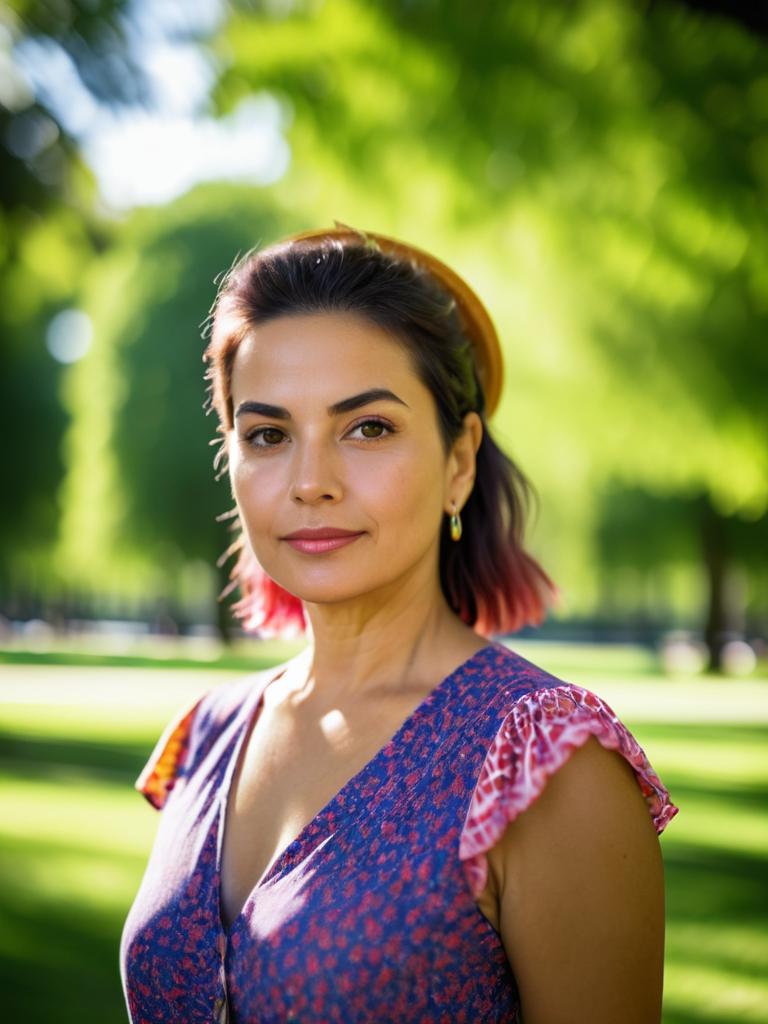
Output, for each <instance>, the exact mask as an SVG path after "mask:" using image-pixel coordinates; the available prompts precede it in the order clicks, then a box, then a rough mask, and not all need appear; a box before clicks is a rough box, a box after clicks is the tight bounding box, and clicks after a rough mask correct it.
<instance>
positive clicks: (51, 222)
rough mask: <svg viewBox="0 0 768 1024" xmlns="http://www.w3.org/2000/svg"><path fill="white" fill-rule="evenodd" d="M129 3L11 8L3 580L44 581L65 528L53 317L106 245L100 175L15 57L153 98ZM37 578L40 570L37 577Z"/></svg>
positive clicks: (2, 154) (1, 126)
mask: <svg viewBox="0 0 768 1024" xmlns="http://www.w3.org/2000/svg"><path fill="white" fill-rule="evenodd" d="M127 7H128V3H127V0H99V2H96V3H76V2H67V0H60V2H57V3H55V4H53V3H50V2H47V0H26V2H22V0H15V2H12V3H6V4H4V5H2V8H0V67H1V68H2V87H1V88H0V181H1V182H2V188H0V351H2V356H3V372H2V374H0V433H1V434H2V436H3V437H5V438H14V443H13V444H7V445H6V450H5V459H4V467H3V475H4V482H5V487H6V488H7V491H6V493H7V494H9V495H12V500H7V499H6V500H4V501H3V502H2V503H0V535H2V536H3V537H4V538H7V539H6V541H5V543H0V579H2V580H3V581H4V582H6V583H7V582H8V581H9V580H10V581H12V582H15V584H16V585H18V584H19V583H20V582H23V581H31V582H32V583H33V585H35V584H38V582H39V584H43V583H44V579H45V578H47V579H48V580H49V582H50V580H51V576H52V566H51V546H52V544H53V543H54V542H55V540H56V536H57V532H58V514H59V509H58V506H57V503H56V501H55V494H56V491H57V490H58V487H59V485H60V482H61V480H62V478H63V475H64V469H65V464H64V460H63V452H62V445H61V439H62V435H63V433H64V429H65V426H66V417H65V413H64V409H63V407H62V403H61V400H60V387H61V377H62V368H61V367H60V366H58V365H57V364H56V363H54V361H53V359H52V358H51V356H50V354H49V353H48V352H47V351H46V347H45V331H46V326H47V324H48V323H49V321H50V319H51V317H52V316H53V315H54V314H55V313H56V312H58V311H59V310H60V309H62V308H63V307H66V306H68V305H70V304H71V303H73V302H74V301H75V298H76V294H77V290H78V287H79V283H80V275H81V272H82V269H83V267H84V266H85V265H87V264H88V263H89V262H90V261H91V260H92V259H93V258H94V256H96V255H97V254H98V253H99V252H100V251H101V250H102V249H103V248H104V247H105V246H106V245H107V244H108V241H109V237H110V235H111V228H110V226H109V225H108V224H107V223H105V222H104V221H103V219H102V218H101V217H100V216H99V212H98V208H97V196H96V189H95V182H94V180H93V175H92V174H91V172H90V170H89V168H88V167H87V166H86V165H85V163H84V162H83V160H82V158H81V156H80V154H79V149H78V140H77V138H76V137H75V136H74V135H73V134H72V132H71V131H70V130H69V128H68V126H67V125H66V124H65V123H64V122H63V120H62V118H61V117H60V115H59V114H57V111H56V107H55V104H54V103H52V102H51V97H45V96H38V95H37V94H36V93H35V90H34V88H33V87H32V85H31V83H30V82H29V81H28V79H27V77H26V76H25V75H24V74H23V73H22V72H21V70H20V69H19V67H18V65H17V62H16V61H15V59H14V51H15V48H17V47H23V46H24V45H26V44H30V43H32V44H34V45H35V46H36V47H38V48H39V50H40V52H41V53H42V54H44V55H47V57H48V59H54V58H57V57H63V58H64V59H65V60H67V61H68V63H69V65H70V66H71V69H72V71H73V73H74V74H75V76H77V77H78V78H79V80H80V82H81V83H82V85H83V86H84V87H85V88H86V89H87V90H88V92H89V93H90V94H91V95H93V96H94V97H95V98H96V99H98V100H99V101H103V102H106V103H110V104H120V103H128V102H135V101H138V100H139V99H142V98H143V99H146V95H147V93H146V84H145V82H144V79H143V76H142V74H141V71H140V69H139V67H138V66H137V65H136V63H135V61H133V60H132V59H131V57H130V53H129V51H128V48H127V38H126V34H125V33H126V23H125V22H124V20H123V19H122V15H123V13H124V11H125V9H126V8H127ZM38 577H40V579H39V581H38Z"/></svg>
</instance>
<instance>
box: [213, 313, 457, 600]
mask: <svg viewBox="0 0 768 1024" xmlns="http://www.w3.org/2000/svg"><path fill="white" fill-rule="evenodd" d="M231 389H232V401H233V409H234V427H233V429H232V431H231V433H230V435H229V438H228V453H229V468H230V478H231V482H232V490H233V494H234V497H235V500H236V502H237V505H238V509H239V512H240V516H241V520H242V523H243V527H244V529H245V532H246V534H247V537H248V539H249V541H250V544H251V546H252V548H253V550H254V553H255V554H256V557H257V559H258V561H259V563H260V564H261V566H262V567H263V569H264V570H265V571H266V572H267V573H268V574H269V575H270V576H271V577H272V578H273V579H274V580H276V581H277V582H278V583H279V584H280V585H281V586H282V587H284V588H285V589H286V590H288V591H289V592H290V593H292V594H295V595H297V596H298V597H300V598H301V599H302V600H305V601H308V602H318V603H333V602H341V601H345V600H355V599H356V600H360V599H361V598H362V597H364V596H368V595H370V596H371V597H374V598H375V596H376V595H377V594H378V596H379V597H381V596H382V594H383V591H384V588H387V587H391V586H398V585H399V584H400V583H401V582H404V581H405V580H407V579H408V578H409V576H410V577H415V580H416V581H418V580H419V579H424V580H427V581H429V582H430V583H432V584H437V579H438V576H437V565H438V554H439V531H440V526H441V522H442V517H443V515H444V514H445V512H446V511H447V510H449V509H450V502H451V499H456V500H457V502H458V503H459V504H461V502H462V500H463V499H464V498H465V497H466V493H465V491H464V490H462V488H460V487H459V488H457V487H456V486H455V483H456V481H455V479H454V477H453V474H454V473H455V465H454V462H455V460H454V459H453V458H452V457H448V458H446V455H445V452H444V450H443V448H442V444H441V439H440V434H439V431H438V423H437V412H436V408H435V403H434V400H433V398H432V395H431V394H430V392H429V391H428V389H427V388H426V387H425V386H424V384H422V382H421V381H420V380H419V378H418V377H417V376H416V374H415V373H414V370H413V368H412V366H411V363H410V360H409V356H408V354H407V352H406V351H405V349H404V348H403V347H402V346H401V345H400V344H399V343H398V342H397V341H395V340H393V339H392V338H391V337H390V336H389V335H387V334H386V333H385V332H384V331H383V330H382V329H381V328H379V327H377V326H375V325H373V324H371V323H370V322H368V321H367V320H365V319H363V318H361V317H359V316H355V315H353V314H347V313H343V314H342V313H333V314H331V313H323V314H311V315H297V316H286V317H281V318H279V319H277V320H273V321H271V322H269V323H266V324H264V325H261V326H259V327H257V328H255V329H254V330H252V331H251V332H250V334H249V335H248V337H247V338H246V339H245V340H244V341H243V343H242V344H241V345H240V347H239V349H238V350H237V353H236V356H235V359H234V364H233V368H232V382H231ZM452 487H453V491H452V490H451V488H452ZM326 527H327V528H333V529H338V530H346V531H353V532H354V533H355V534H356V536H355V537H354V539H352V540H351V541H350V540H347V541H346V542H345V543H343V544H342V545H340V546H339V545H337V546H335V547H331V548H329V545H328V543H327V542H326V544H322V542H318V541H315V542H314V543H312V542H309V543H307V542H306V541H305V542H304V543H303V544H302V542H301V541H294V542H293V543H292V542H291V541H289V540H286V536H287V535H289V534H293V533H295V532H296V531H301V530H304V529H317V528H326ZM417 585H418V582H417Z"/></svg>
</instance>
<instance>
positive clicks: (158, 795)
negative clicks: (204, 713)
mask: <svg viewBox="0 0 768 1024" xmlns="http://www.w3.org/2000/svg"><path fill="white" fill-rule="evenodd" d="M201 700H202V697H198V698H196V699H195V701H194V703H193V704H192V706H191V707H185V708H184V709H183V710H181V711H179V712H178V713H177V714H176V715H175V717H174V718H173V719H172V720H171V721H170V722H169V723H168V725H167V726H166V727H165V729H164V730H163V733H162V735H161V736H160V739H159V740H158V741H157V743H156V744H155V749H154V750H153V751H152V753H151V754H150V756H149V760H148V761H147V763H146V764H145V765H144V768H143V769H142V771H141V775H139V777H138V779H136V781H135V782H134V784H133V788H134V789H137V790H138V791H139V792H140V793H142V794H143V795H144V796H145V797H146V798H147V800H148V801H149V802H150V803H151V804H152V806H153V807H155V808H157V810H158V811H159V810H162V808H163V807H164V806H165V802H166V800H167V799H168V795H169V794H170V792H171V790H172V789H173V787H174V785H175V783H176V776H177V773H178V770H179V766H180V765H181V763H182V762H183V760H184V757H185V756H186V753H187V749H188V747H189V737H190V732H191V729H192V721H193V719H194V717H195V712H196V711H197V708H198V705H199V704H200V701H201Z"/></svg>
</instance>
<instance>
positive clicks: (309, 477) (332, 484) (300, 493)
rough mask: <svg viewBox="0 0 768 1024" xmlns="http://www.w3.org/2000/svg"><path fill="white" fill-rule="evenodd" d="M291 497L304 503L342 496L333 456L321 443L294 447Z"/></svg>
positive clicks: (332, 499) (336, 498) (335, 498)
mask: <svg viewBox="0 0 768 1024" xmlns="http://www.w3.org/2000/svg"><path fill="white" fill-rule="evenodd" d="M290 492H291V498H292V499H293V500H294V501H301V502H304V503H305V504H312V503H314V502H316V501H329V500H330V501H334V500H338V498H340V497H341V481H340V480H339V474H338V471H337V467H336V465H335V459H334V454H333V452H332V451H330V450H329V448H328V446H327V445H323V444H321V443H319V442H318V443H307V442H305V443H302V444H297V445H296V449H295V457H294V459H293V460H292V465H291V485H290Z"/></svg>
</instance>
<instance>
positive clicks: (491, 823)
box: [459, 683, 679, 896]
mask: <svg viewBox="0 0 768 1024" xmlns="http://www.w3.org/2000/svg"><path fill="white" fill-rule="evenodd" d="M590 736H596V737H597V739H598V740H599V742H600V743H601V744H602V746H603V747H605V748H606V749H607V750H617V751H618V752H619V753H620V754H621V755H622V757H624V758H625V759H626V760H627V761H628V762H629V764H630V765H631V766H632V769H633V770H634V772H635V776H636V778H637V781H638V785H639V786H640V790H641V792H642V794H643V796H644V797H645V802H646V804H647V806H648V812H649V814H650V815H651V819H652V820H653V824H654V827H655V829H656V832H657V834H659V833H661V832H662V831H663V830H664V829H665V827H666V826H667V824H668V823H669V822H670V821H671V820H672V818H673V817H674V816H675V815H676V814H677V813H678V811H679V808H678V807H676V806H675V805H674V804H673V803H672V801H671V800H670V797H669V793H668V791H667V789H666V788H665V787H664V785H663V783H662V782H661V779H660V778H659V777H658V775H657V774H656V772H655V771H654V770H653V768H652V767H651V765H650V763H649V762H648V759H647V757H646V756H645V753H644V751H643V749H642V747H641V746H640V745H639V744H638V742H637V740H636V739H635V738H634V736H633V735H632V734H631V733H630V732H629V730H628V729H627V728H626V726H624V725H623V724H622V722H621V721H620V720H619V718H618V716H617V715H616V713H615V711H614V710H613V709H612V708H611V707H610V706H609V705H608V704H607V703H606V702H605V701H604V700H602V699H601V698H600V697H598V696H597V694H595V693H592V692H591V691H590V690H586V689H584V688H583V687H580V686H575V685H573V684H568V683H566V684H563V685H561V686H554V687H549V688H542V689H538V690H532V691H531V692H530V693H527V694H525V695H524V696H522V697H521V698H519V699H518V700H517V701H515V703H514V705H513V707H512V709H511V711H510V712H509V714H507V715H506V716H505V718H504V720H503V722H502V723H501V726H500V727H499V730H498V732H497V734H496V736H495V738H494V740H493V743H492V744H491V746H490V748H489V750H488V753H487V755H486V757H485V761H484V763H483V767H482V769H481V772H480V776H479V778H478V781H477V784H476V786H475V789H474V792H473V795H472V799H471V801H470V805H469V810H468V812H467V817H466V820H465V823H464V828H463V830H462V834H461V839H460V842H459V858H460V860H461V861H463V862H464V869H465V872H466V875H467V879H468V882H469V885H470V888H471V890H472V893H473V894H474V895H475V896H477V895H479V894H480V892H481V891H482V890H483V888H484V887H485V883H486V880H487V873H488V862H487V859H486V856H485V854H486V851H487V850H490V849H491V847H492V846H494V845H495V844H496V843H497V842H498V841H499V839H500V838H501V836H502V834H503V833H504V830H505V828H506V826H507V824H508V823H509V822H511V821H513V820H514V819H515V818H516V817H517V816H518V814H521V813H522V812H523V811H524V810H525V809H526V808H527V807H529V806H530V805H531V804H532V803H533V801H534V800H536V798H537V797H538V796H539V795H540V794H541V792H542V790H543V789H544V786H545V785H546V782H547V779H548V778H549V777H550V775H553V774H554V773H555V772H556V771H557V770H558V768H560V767H561V765H563V764H564V763H565V762H566V761H567V760H568V758H569V757H570V756H571V754H572V753H573V751H574V750H575V749H576V748H577V747H580V746H582V745H583V744H584V743H586V741H587V740H588V739H589V737H590Z"/></svg>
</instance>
